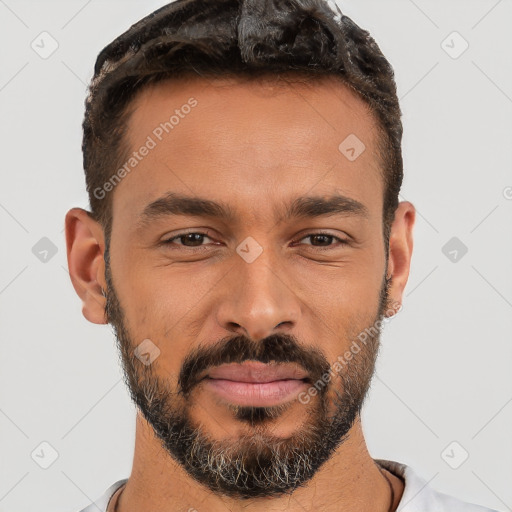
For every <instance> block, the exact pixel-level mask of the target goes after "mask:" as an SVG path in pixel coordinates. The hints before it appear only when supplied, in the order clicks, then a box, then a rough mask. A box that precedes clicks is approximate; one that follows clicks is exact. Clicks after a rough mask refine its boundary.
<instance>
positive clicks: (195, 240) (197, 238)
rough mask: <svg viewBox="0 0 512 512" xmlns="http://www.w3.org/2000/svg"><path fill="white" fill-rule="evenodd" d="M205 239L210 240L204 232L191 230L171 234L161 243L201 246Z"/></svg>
mask: <svg viewBox="0 0 512 512" xmlns="http://www.w3.org/2000/svg"><path fill="white" fill-rule="evenodd" d="M205 239H207V240H210V241H212V239H211V238H210V237H209V236H208V235H207V234H206V233H200V232H192V233H182V234H181V235H176V236H173V237H172V238H168V239H167V240H164V241H163V242H162V243H163V244H165V245H181V246H183V247H201V246H203V242H204V241H205Z"/></svg>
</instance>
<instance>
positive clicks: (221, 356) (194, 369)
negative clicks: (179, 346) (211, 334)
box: [178, 334, 330, 396]
mask: <svg viewBox="0 0 512 512" xmlns="http://www.w3.org/2000/svg"><path fill="white" fill-rule="evenodd" d="M244 361H258V362H260V363H266V364H268V363H270V362H271V361H272V362H274V363H295V364H297V365H299V366H301V367H302V368H303V369H304V370H305V371H306V372H307V373H308V379H309V380H310V381H311V383H314V382H317V380H319V379H321V378H322V376H323V375H325V374H326V373H328V372H329V369H330V365H329V362H328V361H327V359H326V357H325V356H324V355H323V354H322V352H321V351H320V350H318V349H317V348H316V347H305V346H303V345H301V344H300V343H299V342H298V340H297V338H296V337H295V336H293V335H289V334H272V335H270V336H268V337H266V338H264V339H262V340H260V341H254V340H252V339H250V338H248V337H247V336H244V335H237V336H235V337H227V338H223V339H221V340H219V341H218V342H216V343H215V344H214V345H211V346H208V347H204V346H199V347H198V348H196V349H195V350H194V351H193V352H192V353H190V354H189V355H187V356H186V358H185V360H184V361H183V364H182V366H181V370H180V374H179V377H178V392H179V393H181V394H183V395H185V396H187V395H188V394H189V393H190V391H191V390H192V388H193V387H194V386H195V385H196V384H198V383H199V382H200V381H201V380H202V376H201V374H203V373H204V372H205V371H206V370H208V369H209V368H212V367H215V366H220V365H221V364H229V363H243V362H244ZM325 391H326V387H323V388H322V392H325Z"/></svg>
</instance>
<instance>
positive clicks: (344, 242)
mask: <svg viewBox="0 0 512 512" xmlns="http://www.w3.org/2000/svg"><path fill="white" fill-rule="evenodd" d="M187 235H201V236H203V237H207V238H211V239H213V237H211V236H210V235H209V234H208V233H204V232H202V231H190V232H188V233H181V234H178V235H175V236H173V237H172V238H168V239H167V240H163V241H162V244H163V245H174V244H173V242H174V240H177V239H180V238H183V237H185V236H187ZM313 236H326V237H329V238H332V239H333V240H336V241H337V242H339V244H340V245H348V244H349V242H348V240H345V239H343V238H340V237H337V236H335V235H332V234H330V233H325V232H322V231H315V232H313V233H308V234H306V235H304V236H302V237H301V238H299V239H297V240H295V241H293V242H292V243H296V242H300V241H301V240H304V239H305V238H310V237H313ZM176 245H178V246H180V245H181V246H182V247H185V248H187V249H199V250H201V248H203V247H205V246H204V245H199V246H196V247H189V246H186V245H184V244H176ZM306 245H310V246H311V247H314V248H316V249H317V250H321V251H322V250H328V249H332V248H333V247H335V246H333V245H328V246H325V247H323V246H315V245H313V244H311V243H310V244H306Z"/></svg>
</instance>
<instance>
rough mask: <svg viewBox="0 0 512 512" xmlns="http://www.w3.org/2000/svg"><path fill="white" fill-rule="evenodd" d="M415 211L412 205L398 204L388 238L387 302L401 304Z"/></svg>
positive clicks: (407, 270)
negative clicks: (389, 282) (389, 280)
mask: <svg viewBox="0 0 512 512" xmlns="http://www.w3.org/2000/svg"><path fill="white" fill-rule="evenodd" d="M415 219H416V210H415V208H414V206H413V205H412V203H410V202H408V201H403V202H401V203H399V205H398V208H397V209H396V212H395V219H394V221H393V224H392V226H391V234H390V237H389V259H388V268H387V275H388V276H392V281H391V285H390V290H389V302H390V303H394V304H401V303H402V296H403V292H404V289H405V285H406V284H407V280H408V278H409V270H410V266H411V257H412V250H413V227H414V222H415Z"/></svg>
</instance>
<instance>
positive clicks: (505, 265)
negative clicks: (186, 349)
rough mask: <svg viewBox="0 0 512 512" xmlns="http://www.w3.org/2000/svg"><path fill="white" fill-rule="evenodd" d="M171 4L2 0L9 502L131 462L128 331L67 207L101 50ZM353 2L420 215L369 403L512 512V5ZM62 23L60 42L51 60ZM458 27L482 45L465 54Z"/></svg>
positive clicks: (397, 439) (103, 481)
mask: <svg viewBox="0 0 512 512" xmlns="http://www.w3.org/2000/svg"><path fill="white" fill-rule="evenodd" d="M164 3H165V2H163V1H156V0H153V1H145V2H140V1H138V2H136V1H133V0H132V1H127V0H123V1H99V0H89V1H83V0H66V1H65V2H64V1H61V2H57V1H45V2H35V1H30V2H28V1H21V0H0V49H1V50H0V51H1V66H0V108H1V124H0V129H1V132H0V136H1V140H2V152H1V160H0V169H1V171H0V172H1V177H2V186H1V188H0V223H1V234H2V238H1V239H2V246H3V250H2V253H1V254H2V265H1V266H0V336H1V358H0V432H1V436H0V461H1V469H0V511H2V512H3V511H28V510H38V511H39V512H43V511H52V512H56V511H73V510H77V509H80V508H82V507H84V506H86V505H88V504H89V503H90V502H91V500H94V499H96V498H97V497H98V496H99V495H100V494H101V493H102V492H103V491H104V489H105V488H106V487H108V486H109V485H110V484H111V483H113V482H114V481H116V480H118V479H120V478H123V477H126V476H128V475H129V471H130V467H131V458H132V453H133V442H134V409H133V407H132V405H131V404H130V401H129V398H128V395H127V392H126V390H125V388H124V384H123V383H122V380H121V373H120V370H119V367H118V358H117V354H116V351H115V349H114V341H113V336H112V333H111V331H110V329H109V327H108V326H97V325H92V324H89V323H88V322H87V321H86V320H85V319H84V318H83V317H82V315H81V308H80V302H79V300H78V298H77V297H76V296H75V293H74V291H73V289H72V287H71V284H70V280H69V276H68V272H67V263H66V256H65V243H64V236H63V220H64V215H65V213H66V211H67V210H68V209H69V208H70V207H72V206H82V207H86V206H87V204H88V201H87V197H86V194H85V187H84V180H83V175H82V161H81V150H80V143H81V122H82V116H83V101H84V98H85V88H86V84H87V82H88V81H89V79H90V78H91V76H92V69H93V65H94V61H95V58H96V55H97V53H98V52H99V51H100V50H101V49H102V48H103V47H104V46H105V45H106V44H107V43H109V42H110V41H111V40H112V39H113V38H114V37H115V36H117V35H118V34H120V33H121V32H122V31H124V30H125V29H126V28H128V27H129V26H130V25H131V24H132V23H134V22H135V21H137V20H138V19H140V18H141V17H142V16H144V15H146V14H148V13H150V12H151V11H153V10H154V9H155V8H157V7H160V6H161V5H163V4H164ZM339 4H340V6H341V8H342V11H344V12H345V14H347V15H348V16H350V17H352V18H353V19H354V20H355V21H356V22H357V23H358V24H360V25H361V26H362V27H364V28H366V29H368V30H369V31H370V32H371V34H372V35H373V36H374V38H375V39H376V40H377V42H378V43H379V45H380V47H381V49H382V50H383V52H384V54H385V55H386V56H387V57H388V59H389V60H390V62H391V63H392V65H393V66H394V68H395V71H396V79H397V83H398V90H399V96H400V98H401V105H402V109H403V112H404V118H403V121H404V128H405V136H404V146H403V150H404V159H405V172H406V177H405V182H404V186H403V191H402V198H403V199H407V200H410V201H412V202H413V203H414V204H415V206H416V207H417V210H418V217H417V223H416V229H415V249H414V257H413V263H412V271H411V276H410V280H409V284H408V286H407V289H406V294H405V300H404V308H403V310H402V312H401V313H400V314H399V315H398V317H397V318H396V319H394V320H393V321H391V322H390V323H389V324H388V325H387V326H386V329H385V333H384V337H383V348H382V352H381V357H380V361H379V364H378V369H377V375H376V378H375V380H374V382H373V387H372V392H371V395H370V397H369V400H368V402H367V406H366V408H365V411H364V421H365V431H366V434H367V439H368V443H369V446H370V450H371V453H372V455H373V456H374V457H378V458H388V459H393V460H398V461H401V462H404V463H407V464H410V465H412V466H413V467H414V468H415V469H416V470H417V471H418V472H419V473H420V474H421V475H422V476H423V477H424V478H425V479H426V480H428V481H430V482H431V485H432V486H434V487H436V488H438V489H439V490H441V491H444V492H447V493H450V494H454V495H456V496H458V497H460V498H462V499H465V500H468V501H472V502H475V503H480V504H485V505H487V506H491V507H493V508H496V509H498V510H501V511H505V510H512V486H511V485H510V482H512V455H511V454H512V438H511V435H510V433H511V432H512V383H511V380H510V367H511V361H512V344H511V343H510V341H511V340H510V331H511V327H512V314H511V313H512V282H511V281H512V271H511V262H512V240H511V236H510V232H511V229H510V226H512V172H511V164H512V151H511V147H512V145H511V135H512V115H511V113H512V80H511V79H512V70H511V58H510V49H511V48H512V32H511V31H510V24H511V20H512V2H511V1H510V0H501V1H496V0H485V1H484V0H480V1H468V0H464V1H462V0H461V1H446V0H436V1H426V0H415V1H412V0H396V1H382V0H379V1H368V0H366V1H361V0H348V1H344V2H339ZM43 31H46V32H48V33H49V34H51V38H53V39H54V40H55V41H57V43H58V48H57V50H56V51H55V52H54V53H53V54H52V55H51V56H48V58H42V57H41V56H40V53H41V52H42V51H43V50H44V51H49V50H50V49H51V45H52V39H50V36H46V35H44V36H40V34H41V32H43ZM453 31H457V32H458V33H459V34H460V35H461V37H462V38H464V40H465V41H467V43H468V44H469V48H468V49H467V50H466V51H465V52H464V53H462V54H461V55H460V56H458V53H460V51H461V50H462V49H463V48H464V46H463V45H464V40H462V39H461V38H460V37H459V36H456V35H455V36H454V35H451V36H450V34H452V32H453ZM448 36H449V37H448ZM447 37H448V39H447ZM32 41H35V43H34V46H35V47H36V48H38V51H39V53H37V52H36V51H35V50H34V49H33V48H32V47H31V44H32ZM443 41H445V43H443ZM37 45H39V46H37ZM449 53H451V55H450V54H449ZM45 56H46V55H45ZM454 56H457V58H454ZM44 237H46V238H47V239H49V240H50V241H51V242H49V241H48V240H43V241H41V239H42V238H44ZM452 237H457V240H455V242H452V243H453V244H455V245H453V247H452V246H448V248H446V249H444V252H443V247H444V246H445V244H446V243H447V242H448V241H449V240H450V239H452ZM38 244H39V245H38ZM461 244H464V246H466V247H467V249H468V252H467V253H466V254H465V255H463V256H462V252H461V248H462V245H461ZM34 246H35V249H34V250H33V248H34ZM454 249H455V250H457V251H458V252H457V259H456V261H452V259H453V258H454V256H455V253H453V252H452V253H451V254H450V251H453V250H454ZM45 250H47V251H48V253H47V254H45V253H44V251H45ZM55 251H56V253H55V254H53V252H55ZM34 253H35V254H34ZM445 253H446V254H445ZM41 260H42V261H41ZM453 441H456V443H457V444H455V445H451V446H449V445H450V444H451V443H452V442H453ZM42 442H47V443H49V444H50V445H51V446H52V447H53V448H49V447H48V446H47V445H43V446H42V447H41V446H40V444H41V443H42ZM447 447H449V448H448V449H446V448H447ZM52 449H53V450H55V451H56V452H57V453H58V458H57V459H56V460H55V462H54V463H53V464H52V465H51V466H50V467H49V468H48V469H43V468H41V467H40V465H41V464H43V465H45V464H48V463H50V462H51V461H52V453H53V452H52ZM34 450H35V452H34ZM466 451H467V453H468V454H469V458H468V459H467V460H466V461H465V462H464V463H462V465H460V467H458V469H453V468H452V467H450V465H449V464H448V462H449V463H450V464H451V465H452V466H457V465H459V464H460V463H461V461H462V460H463V458H464V456H465V452H466ZM32 453H34V455H33V456H31V454H32ZM443 454H444V456H443Z"/></svg>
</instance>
